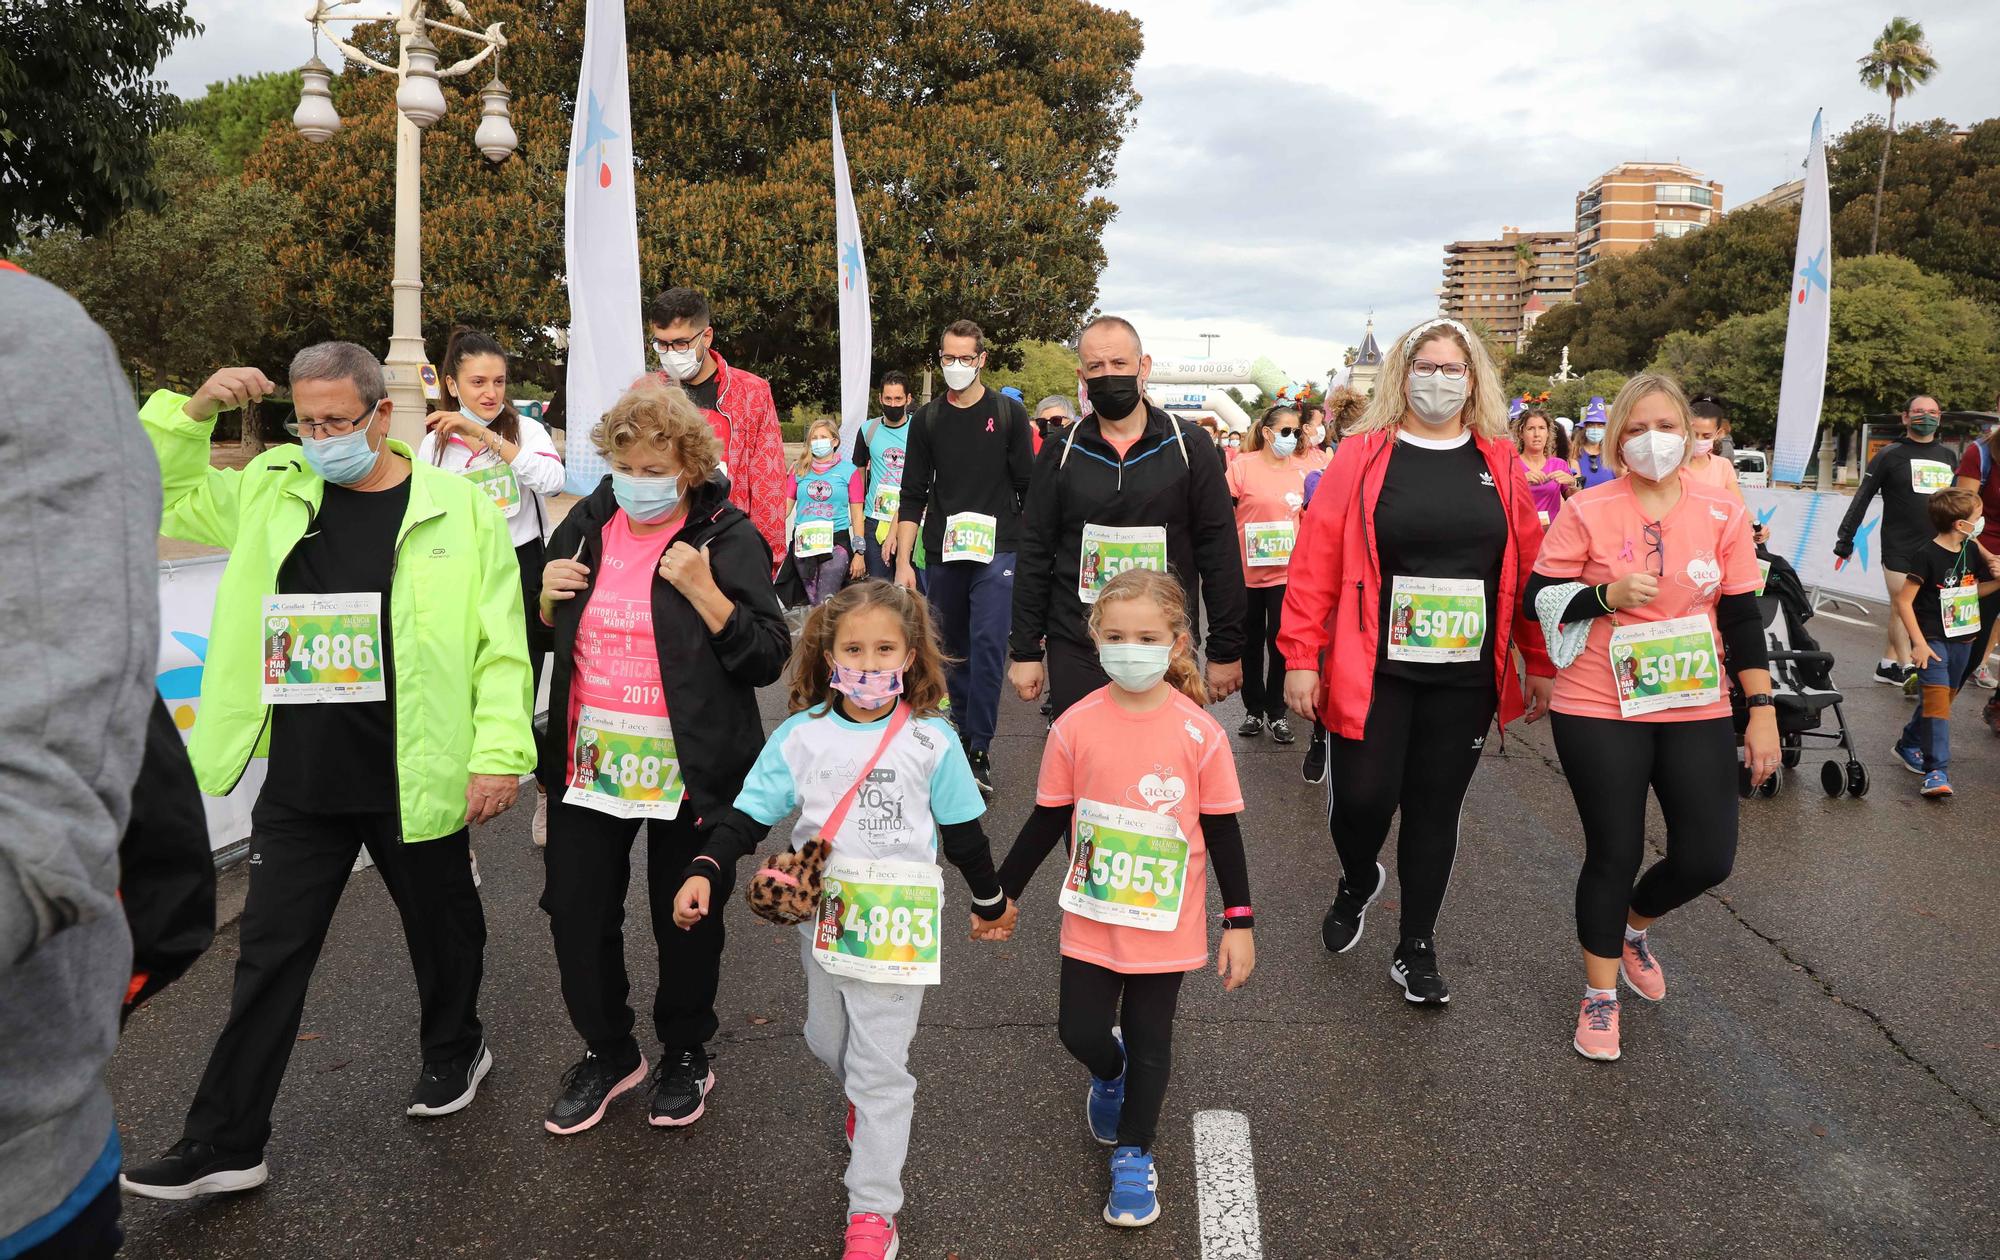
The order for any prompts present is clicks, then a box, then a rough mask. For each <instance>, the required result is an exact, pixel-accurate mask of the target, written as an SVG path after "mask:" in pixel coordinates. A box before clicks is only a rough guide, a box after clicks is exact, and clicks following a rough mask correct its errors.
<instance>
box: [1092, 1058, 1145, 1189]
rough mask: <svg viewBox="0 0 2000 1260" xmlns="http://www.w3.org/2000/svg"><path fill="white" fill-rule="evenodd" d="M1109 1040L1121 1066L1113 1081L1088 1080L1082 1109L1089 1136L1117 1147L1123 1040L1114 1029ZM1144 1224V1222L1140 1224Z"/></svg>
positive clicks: (1122, 1088) (1121, 1107) (1122, 1099)
mask: <svg viewBox="0 0 2000 1260" xmlns="http://www.w3.org/2000/svg"><path fill="white" fill-rule="evenodd" d="M1111 1039H1112V1040H1113V1041H1116V1042H1117V1043H1118V1058H1119V1061H1120V1064H1121V1066H1120V1067H1119V1069H1118V1075H1117V1077H1116V1078H1115V1079H1112V1080H1108V1081H1100V1080H1098V1079H1097V1078H1096V1077H1094V1076H1093V1077H1091V1078H1090V1101H1089V1103H1088V1104H1087V1105H1086V1106H1085V1108H1084V1115H1085V1117H1086V1118H1087V1119H1088V1120H1089V1121H1090V1136H1092V1137H1094V1138H1096V1139H1097V1140H1098V1141H1099V1142H1101V1143H1103V1144H1104V1145H1106V1146H1116V1145H1118V1117H1119V1116H1120V1115H1121V1114H1122V1113H1123V1112H1124V1110H1125V1068H1124V1067H1123V1066H1122V1064H1123V1062H1124V1058H1125V1038H1124V1037H1123V1036H1122V1035H1121V1034H1120V1033H1119V1031H1118V1030H1117V1029H1116V1028H1114V1029H1112V1030H1111ZM1140 1223H1141V1224H1144V1222H1143V1221H1142V1222H1140Z"/></svg>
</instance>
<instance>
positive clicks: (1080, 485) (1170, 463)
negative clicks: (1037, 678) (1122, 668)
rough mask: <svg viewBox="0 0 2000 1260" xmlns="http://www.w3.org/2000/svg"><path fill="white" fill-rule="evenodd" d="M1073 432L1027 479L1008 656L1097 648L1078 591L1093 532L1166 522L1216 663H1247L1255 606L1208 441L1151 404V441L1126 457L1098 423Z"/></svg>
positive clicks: (1172, 559) (1089, 419)
mask: <svg viewBox="0 0 2000 1260" xmlns="http://www.w3.org/2000/svg"><path fill="white" fill-rule="evenodd" d="M1071 431H1072V432H1073V433H1074V434H1075V437H1076V441H1075V446H1074V448H1073V449H1069V448H1070V443H1069V440H1068V439H1069V434H1065V435H1064V440H1062V441H1049V442H1044V443H1043V444H1042V453H1041V455H1040V456H1038V457H1037V458H1036V460H1035V475H1034V478H1033V479H1032V480H1031V481H1030V482H1029V483H1028V502H1027V506H1026V507H1025V508H1024V509H1023V510H1022V512H1021V546H1020V550H1019V553H1018V554H1017V555H1016V556H1015V558H1014V625H1013V636H1012V638H1011V639H1010V640H1009V643H1008V651H1009V653H1010V654H1011V655H1012V656H1013V658H1014V659H1015V660H1017V661H1039V660H1041V659H1042V642H1041V641H1042V638H1043V637H1044V636H1048V637H1051V638H1060V639H1066V640H1068V641H1069V642H1071V643H1074V644H1076V645H1077V646H1079V647H1088V646H1090V630H1089V628H1088V618H1089V610H1088V609H1087V608H1085V607H1084V604H1083V601H1082V600H1080V599H1078V598H1077V594H1076V582H1077V566H1078V563H1079V562H1080V561H1081V559H1082V552H1083V527H1084V526H1085V525H1086V524H1094V525H1110V526H1122V525H1161V526H1165V527H1166V531H1167V565H1168V567H1169V568H1170V569H1172V571H1173V573H1174V576H1176V577H1178V578H1179V579H1180V580H1181V585H1182V586H1183V587H1184V588H1186V590H1187V594H1188V609H1189V612H1190V614H1191V615H1192V614H1193V612H1194V610H1196V609H1201V610H1202V611H1203V612H1205V613H1206V614H1207V617H1208V659H1209V660H1211V661H1214V662H1216V663H1217V664H1221V665H1227V664H1229V663H1231V662H1233V661H1237V660H1240V659H1242V656H1243V625H1244V620H1245V616H1246V613H1247V610H1248V601H1247V599H1246V597H1245V595H1244V593H1243V562H1242V559H1241V557H1240V556H1239V555H1238V554H1237V546H1236V512H1235V509H1234V508H1233V507H1232V506H1231V504H1230V501H1229V487H1228V485H1227V484H1226V483H1225V481H1224V480H1223V463H1222V460H1220V459H1218V458H1216V453H1215V452H1214V450H1213V448H1212V446H1208V437H1207V435H1206V434H1204V433H1203V432H1202V431H1201V430H1200V429H1198V428H1195V427H1194V426H1192V425H1184V424H1180V423H1179V422H1178V421H1176V420H1175V419H1173V418H1172V417H1171V416H1169V415H1168V414H1167V413H1166V412H1164V411H1162V410H1160V409H1159V408H1158V407H1155V406H1153V405H1152V404H1151V403H1147V404H1146V431H1145V433H1143V434H1142V435H1141V436H1140V438H1139V440H1138V441H1137V442H1135V443H1133V444H1132V448H1131V449H1130V450H1128V451H1126V452H1125V454H1124V456H1123V457H1122V458H1121V457H1120V456H1119V454H1118V451H1117V450H1116V448H1114V447H1113V446H1112V445H1111V444H1110V443H1109V442H1106V441H1105V440H1104V438H1103V436H1102V434H1101V433H1100V431H1099V428H1098V423H1097V417H1096V416H1094V415H1092V416H1086V417H1084V418H1083V419H1082V420H1080V421H1078V422H1077V423H1076V424H1075V425H1073V426H1071ZM1205 447H1206V448H1207V449H1205ZM1066 449H1067V450H1068V456H1069V457H1068V459H1066V460H1065V459H1064V458H1063V456H1064V452H1065V450H1066ZM1197 579H1199V585H1198V586H1197Z"/></svg>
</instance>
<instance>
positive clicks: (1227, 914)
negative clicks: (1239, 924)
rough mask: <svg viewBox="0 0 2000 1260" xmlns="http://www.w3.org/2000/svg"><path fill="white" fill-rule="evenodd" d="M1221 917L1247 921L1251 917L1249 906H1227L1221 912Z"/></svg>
mask: <svg viewBox="0 0 2000 1260" xmlns="http://www.w3.org/2000/svg"><path fill="white" fill-rule="evenodd" d="M1222 917H1223V918H1225V919H1248V918H1250V917H1252V916H1251V914H1250V907H1249V906H1229V907H1227V908H1225V909H1224V910H1223V912H1222Z"/></svg>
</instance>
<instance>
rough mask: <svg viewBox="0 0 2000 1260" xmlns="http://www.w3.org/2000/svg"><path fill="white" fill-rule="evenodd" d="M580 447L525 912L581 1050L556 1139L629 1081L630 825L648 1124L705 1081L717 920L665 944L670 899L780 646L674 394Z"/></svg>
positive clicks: (715, 806)
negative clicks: (646, 959)
mask: <svg viewBox="0 0 2000 1260" xmlns="http://www.w3.org/2000/svg"><path fill="white" fill-rule="evenodd" d="M590 438H591V442H592V443H593V444H594V445H595V446H596V447H597V450H598V452H599V454H601V455H603V456H604V461H605V463H607V464H608V465H610V467H611V473H610V475H609V476H607V477H606V478H605V479H604V481H603V482H601V483H600V484H599V485H598V487H597V489H596V490H595V491H594V492H592V493H591V495H590V496H589V497H588V498H586V499H584V500H583V502H581V503H579V504H577V505H576V507H575V508H573V509H571V511H570V514H569V516H568V517H567V518H566V519H565V520H564V521H563V523H562V524H561V525H559V526H557V527H556V532H555V534H554V536H553V537H551V538H550V539H549V554H550V555H552V556H554V557H556V559H554V560H551V561H550V562H549V564H548V567H547V568H546V569H545V570H544V571H543V575H542V598H541V617H542V620H543V622H545V623H546V624H547V625H549V626H551V627H552V628H553V629H554V631H555V654H554V663H555V668H554V670H553V671H552V673H551V674H550V684H549V724H548V732H547V734H546V735H545V736H544V737H543V745H542V756H541V775H542V778H543V782H544V786H545V787H546V788H547V790H548V794H549V842H548V850H547V853H546V857H545V864H546V867H547V883H546V885H545V886H544V888H543V890H542V909H543V910H545V911H547V912H548V916H549V928H550V931H551V932H552V934H553V935H554V937H555V952H556V969H557V971H558V972H559V973H560V974H561V977H562V993H563V1002H564V1004H565V1005H566V1006H567V1007H568V1008H569V1017H570V1022H571V1023H572V1024H574V1025H575V1027H576V1031H577V1033H578V1035H579V1036H581V1037H582V1038H583V1041H584V1045H585V1054H584V1056H583V1058H582V1059H581V1060H579V1061H578V1062H577V1063H576V1064H575V1065H574V1066H573V1067H571V1068H570V1069H569V1071H568V1072H566V1073H564V1075H563V1078H562V1086H561V1091H560V1093H559V1095H558V1097H557V1099H556V1101H555V1104H554V1105H553V1106H552V1107H551V1108H550V1109H549V1113H548V1118H547V1120H546V1121H545V1125H546V1127H547V1128H548V1130H549V1132H551V1133H561V1134H567V1133H577V1132H580V1131H582V1130H584V1129H587V1128H589V1127H591V1126H592V1125H594V1124H596V1123H597V1122H598V1121H599V1120H601V1119H603V1118H604V1112H605V1108H606V1107H608V1106H609V1105H610V1103H611V1101H612V1100H613V1099H614V1098H616V1097H617V1096H618V1095H620V1094H622V1093H625V1092H626V1091H628V1090H631V1089H635V1088H637V1087H638V1086H639V1084H640V1083H641V1082H642V1081H644V1080H645V1079H646V1057H645V1056H644V1055H643V1054H641V1053H640V1051H639V1043H638V1041H637V1039H635V1038H634V1037H633V1035H632V1025H633V1014H632V1008H631V1007H630V1006H629V1005H627V1003H626V994H627V991H628V989H629V985H628V983H627V980H626V974H625V942H624V931H623V925H624V921H625V890H626V887H627V885H628V884H629V883H630V880H631V848H632V841H633V838H634V837H635V836H637V835H638V833H639V827H640V824H641V823H642V822H643V823H644V824H645V826H646V866H647V885H648V895H649V896H650V898H651V901H652V907H653V939H654V941H655V943H656V944H657V945H658V947H659V953H660V984H659V989H658V991H657V993H656V995H655V996H654V999H653V1030H654V1032H655V1033H656V1034H658V1036H659V1039H660V1044H661V1047H662V1051H663V1053H662V1056H661V1060H660V1064H659V1070H658V1071H657V1072H656V1073H655V1074H654V1077H653V1089H652V1102H651V1108H650V1111H651V1114H650V1120H651V1123H653V1124H655V1125H661V1126H675V1125H685V1124H692V1123H694V1122H695V1121H696V1120H698V1119H700V1118H701V1115H702V1111H703V1108H704V1105H705V1103H704V1100H705V1099H706V1097H707V1094H708V1090H709V1088H710V1087H711V1086H712V1085H713V1084H714V1083H715V1076H714V1074H713V1073H712V1072H710V1071H709V1066H708V1054H707V1051H706V1050H705V1048H704V1044H703V1043H705V1042H706V1041H707V1040H708V1039H709V1038H711V1037H713V1036H714V1035H715V1031H716V1017H715V990H716V980H717V976H718V973H719V971H720V968H721V960H722V943H723V941H722V920H721V919H720V918H719V917H718V918H716V919H713V920H709V921H707V922H704V923H702V924H701V925H699V926H697V927H696V928H694V929H693V930H692V931H686V932H683V931H679V930H677V929H675V928H674V927H673V925H672V921H671V907H672V902H673V895H674V890H675V889H676V888H677V887H678V886H679V880H680V877H681V872H682V871H683V870H684V869H685V868H686V867H687V865H688V864H689V863H690V862H691V861H693V860H694V857H695V855H696V854H697V852H698V851H699V850H700V847H701V846H700V843H699V842H698V840H697V838H696V833H695V822H696V820H697V819H700V818H703V817H708V816H713V815H716V814H719V813H720V812H721V811H722V810H724V809H726V808H727V807H728V805H729V803H730V802H731V801H732V800H734V799H735V798H736V794H737V792H738V791H739V790H741V788H742V786H743V779H744V776H745V775H746V774H748V773H749V770H750V767H751V766H752V765H753V764H754V763H755V762H756V760H757V752H758V750H759V749H760V748H762V747H763V745H764V726H763V723H762V722H761V721H760V720H759V719H758V716H757V688H759V687H761V686H764V685H766V684H768V683H772V682H776V681H777V679H778V676H779V674H780V673H782V672H783V670H784V667H785V658H786V656H787V655H788V654H789V652H790V648H791V636H790V634H789V633H788V631H787V629H786V626H785V619H784V614H783V612H782V611H781V610H780V609H779V607H778V597H777V595H776V594H775V593H774V592H773V591H772V589H771V552H770V548H769V547H768V546H767V545H766V544H765V542H764V539H763V537H762V535H760V534H759V533H758V532H757V530H756V528H755V526H753V525H752V524H751V522H750V518H749V517H748V516H745V515H744V514H743V512H742V510H741V509H740V508H737V507H734V506H732V505H731V504H730V502H729V483H728V482H727V481H726V480H725V479H724V478H722V477H721V476H719V475H718V461H719V458H720V456H719V453H718V450H717V447H716V441H715V434H714V432H713V431H712V430H711V429H710V428H709V425H708V421H707V419H706V418H705V417H704V416H703V415H702V413H701V410H700V409H699V408H697V407H696V406H695V405H694V402H693V400H691V399H690V398H689V397H688V395H687V391H686V390H683V389H681V388H680V387H679V386H677V385H662V384H659V383H657V382H653V381H647V382H644V383H642V384H640V385H638V386H635V387H634V388H633V389H632V390H631V391H629V392H628V393H627V394H626V395H625V396H624V397H623V398H621V399H619V400H618V402H617V403H616V404H615V405H613V407H612V408H611V410H610V411H608V412H606V413H605V415H604V418H603V420H601V421H600V422H599V423H598V425H597V427H596V428H595V429H594V430H593V431H592V433H591V435H590ZM683 739H685V742H681V741H682V740H683Z"/></svg>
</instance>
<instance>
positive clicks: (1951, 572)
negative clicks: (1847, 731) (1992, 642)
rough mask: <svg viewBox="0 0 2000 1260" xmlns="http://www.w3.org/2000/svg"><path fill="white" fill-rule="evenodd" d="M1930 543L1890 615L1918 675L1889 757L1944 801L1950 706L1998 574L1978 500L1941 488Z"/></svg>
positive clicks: (1933, 504) (1933, 502)
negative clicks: (1982, 602)
mask: <svg viewBox="0 0 2000 1260" xmlns="http://www.w3.org/2000/svg"><path fill="white" fill-rule="evenodd" d="M1929 509H1930V517H1931V528H1933V529H1935V530H1936V531H1937V537H1935V538H1933V539H1931V541H1930V542H1929V543H1928V544H1926V545H1925V546H1924V549H1923V550H1922V551H1921V552H1919V553H1918V554H1917V556H1916V563H1915V564H1914V565H1912V566H1911V567H1910V580H1909V581H1907V582H1905V583H1903V588H1902V589H1901V590H1899V591H1897V592H1896V600H1895V604H1896V615H1897V616H1898V617H1900V618H1902V619H1903V626H1904V628H1905V629H1907V630H1908V631H1909V632H1910V662H1911V664H1912V665H1913V666H1915V668H1916V670H1917V677H1916V682H1917V683H1918V685H1919V687H1920V688H1921V690H1920V691H1919V692H1918V697H1917V708H1916V712H1914V713H1912V714H1911V715H1910V721H1909V724H1908V725H1907V726H1905V727H1904V728H1903V733H1902V735H1901V736H1899V737H1898V738H1897V740H1896V758H1897V760H1899V761H1901V762H1902V763H1903V766H1904V768H1905V769H1907V770H1909V771H1910V772H1911V773H1912V774H1921V775H1923V776H1924V782H1923V786H1922V787H1921V788H1920V789H1918V790H1919V791H1921V792H1922V793H1923V795H1925V796H1929V797H1944V796H1950V795H1951V776H1950V774H1949V770H1950V767H1951V702H1952V697H1953V696H1954V695H1955V694H1956V691H1955V688H1954V684H1955V683H1956V682H1957V681H1958V680H1960V679H1962V678H1964V677H1965V675H1966V672H1967V671H1966V665H1967V663H1968V661H1969V660H1970V659H1971V655H1972V645H1973V644H1974V643H1977V642H1978V641H1979V629H1980V626H1979V597H1980V596H1981V595H1990V594H1992V593H1993V592H1994V591H1995V590H2000V580H1995V579H2000V572H1996V571H1995V566H1994V561H1993V557H1992V556H1990V555H1988V554H1987V553H1986V551H1985V549H1983V548H1982V547H1980V545H1979V542H1978V539H1979V534H1980V531H1981V530H1983V529H1985V528H1986V520H1985V517H1984V516H1983V515H1982V514H1981V503H1980V499H1979V494H1978V492H1977V491H1973V490H1960V489H1950V490H1940V491H1938V492H1937V493H1935V494H1933V495H1932V496H1931V497H1930V503H1929Z"/></svg>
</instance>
